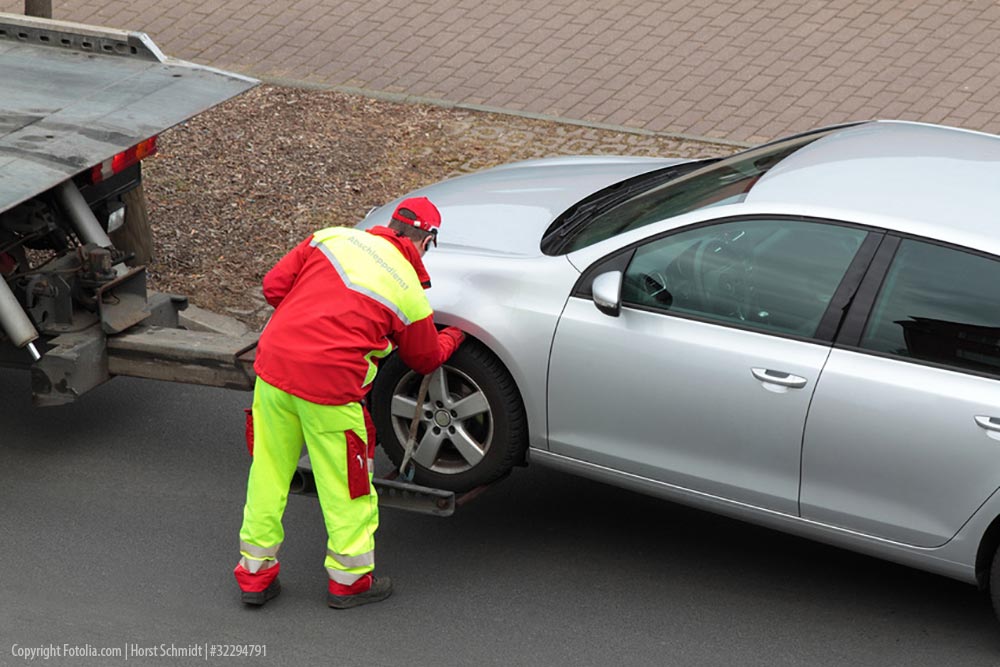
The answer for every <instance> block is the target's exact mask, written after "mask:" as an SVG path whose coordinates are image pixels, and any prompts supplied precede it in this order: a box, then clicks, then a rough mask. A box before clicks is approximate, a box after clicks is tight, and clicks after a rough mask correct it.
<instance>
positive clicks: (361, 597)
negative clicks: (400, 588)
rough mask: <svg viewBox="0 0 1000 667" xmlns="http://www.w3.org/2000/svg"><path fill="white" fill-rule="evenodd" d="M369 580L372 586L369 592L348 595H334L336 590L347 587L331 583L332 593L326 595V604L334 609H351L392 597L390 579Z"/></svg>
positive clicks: (375, 578)
mask: <svg viewBox="0 0 1000 667" xmlns="http://www.w3.org/2000/svg"><path fill="white" fill-rule="evenodd" d="M368 578H370V579H371V586H370V587H369V588H368V589H367V590H364V591H362V592H360V593H349V594H346V595H338V594H336V593H334V592H333V589H334V588H338V589H343V588H345V587H344V586H341V585H339V584H336V583H335V582H333V581H331V582H330V591H329V592H328V593H327V594H326V604H327V605H328V606H330V607H333V608H334V609H350V608H351V607H360V606H361V605H363V604H369V603H371V602H380V601H382V600H384V599H386V598H387V597H389V596H390V595H392V580H391V579H390V578H389V577H373V576H370V575H368Z"/></svg>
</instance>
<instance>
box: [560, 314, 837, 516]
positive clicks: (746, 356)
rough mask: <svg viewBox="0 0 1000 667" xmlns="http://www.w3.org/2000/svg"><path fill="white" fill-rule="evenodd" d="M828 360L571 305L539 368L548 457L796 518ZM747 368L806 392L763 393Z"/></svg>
mask: <svg viewBox="0 0 1000 667" xmlns="http://www.w3.org/2000/svg"><path fill="white" fill-rule="evenodd" d="M594 341H601V344H600V345H599V346H595V345H594ZM829 353H830V348H829V347H828V346H826V345H819V344H815V343H809V342H803V341H799V340H791V339H788V338H780V337H777V336H768V335H764V334H760V333H756V332H752V331H744V330H741V329H735V328H730V327H724V326H718V325H714V324H709V323H706V322H699V321H695V320H689V319H684V318H679V317H674V316H672V315H666V314H661V313H651V312H646V311H643V310H637V309H634V308H628V307H624V308H622V311H621V315H620V316H619V317H608V316H606V315H604V314H603V313H601V312H599V311H598V310H597V308H596V307H595V306H594V303H593V302H592V301H590V300H586V299H581V298H571V299H570V300H569V303H567V305H566V310H565V312H564V313H563V316H562V317H561V318H560V320H559V327H558V330H557V331H556V337H555V341H554V343H553V346H552V358H551V362H550V364H549V395H548V404H549V448H550V450H551V451H553V452H555V453H558V454H564V455H566V456H570V457H572V458H576V459H580V460H582V461H589V462H592V463H596V464H598V465H602V466H607V467H611V468H615V469H618V470H622V471H624V472H630V473H634V474H637V475H641V476H643V477H647V478H651V479H656V480H660V481H663V482H667V483H669V484H673V485H677V486H682V487H686V488H690V489H697V490H699V491H701V492H704V493H709V494H712V495H714V496H719V497H724V498H729V499H732V500H735V501H739V502H744V503H751V504H753V505H757V506H760V507H765V508H768V509H772V510H777V511H780V512H785V513H790V514H798V496H799V465H800V459H801V451H802V429H803V426H804V424H805V419H806V411H807V410H808V409H809V401H810V398H811V397H812V393H813V390H814V388H815V386H816V379H817V378H818V377H819V374H820V370H821V369H822V368H823V364H824V362H825V361H826V358H827V356H828V355H829ZM753 368H765V369H771V370H774V371H778V372H783V373H789V374H792V375H796V376H799V377H802V378H805V379H806V384H805V386H804V387H801V388H795V389H790V388H787V387H783V386H779V385H775V384H770V383H765V382H762V381H760V380H758V379H757V378H756V377H754V375H753V374H752V370H751V369H753ZM610 397H621V399H622V400H619V401H613V399H611V398H610ZM612 403H613V404H614V407H613V408H612V407H611V404H612ZM706 405H712V406H715V407H714V409H713V410H711V411H706V410H705V406H706ZM692 415H697V418H694V419H692ZM762 415H766V418H765V419H762V418H761V416H762Z"/></svg>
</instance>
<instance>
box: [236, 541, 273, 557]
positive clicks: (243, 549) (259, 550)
mask: <svg viewBox="0 0 1000 667" xmlns="http://www.w3.org/2000/svg"><path fill="white" fill-rule="evenodd" d="M280 548H281V543H278V544H275V545H274V546H273V547H258V546H257V545H256V544H250V543H249V542H244V541H243V540H240V553H241V554H243V555H244V556H249V557H250V558H254V559H257V560H268V559H273V558H277V557H278V549H280Z"/></svg>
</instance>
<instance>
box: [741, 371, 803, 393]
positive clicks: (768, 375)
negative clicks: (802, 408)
mask: <svg viewBox="0 0 1000 667" xmlns="http://www.w3.org/2000/svg"><path fill="white" fill-rule="evenodd" d="M750 372H751V373H753V376H754V377H755V378H757V379H758V380H760V381H761V382H768V383H770V384H776V385H779V386H782V387H788V388H789V389H801V388H802V387H804V386H806V382H808V380H806V379H805V378H804V377H801V376H799V375H792V374H791V373H784V372H782V371H773V370H771V369H769V368H751V369H750Z"/></svg>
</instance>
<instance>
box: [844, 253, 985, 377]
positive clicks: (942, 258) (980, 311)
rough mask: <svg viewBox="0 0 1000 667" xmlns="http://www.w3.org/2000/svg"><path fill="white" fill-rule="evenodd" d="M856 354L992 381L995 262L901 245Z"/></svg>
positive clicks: (965, 254)
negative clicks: (915, 361) (874, 354)
mask: <svg viewBox="0 0 1000 667" xmlns="http://www.w3.org/2000/svg"><path fill="white" fill-rule="evenodd" d="M861 347H863V348H866V349H870V350H875V351H877V352H884V353H888V354H893V355H897V356H901V357H909V358H913V359H920V360H923V361H930V362H935V363H940V364H946V365H948V366H953V367H955V368H959V369H969V370H975V371H981V372H988V373H994V374H996V373H1000V262H997V261H994V260H991V259H987V258H985V257H981V256H978V255H973V254H970V253H966V252H961V251H959V250H954V249H951V248H945V247H943V246H938V245H933V244H930V243H922V242H920V241H913V240H905V241H903V242H902V243H901V244H900V246H899V250H898V251H897V253H896V257H895V258H894V259H893V263H892V266H891V267H890V268H889V273H888V274H887V275H886V278H885V282H884V284H883V286H882V290H881V292H880V294H879V297H878V300H877V301H876V302H875V307H874V309H873V310H872V315H871V317H870V318H869V320H868V326H867V327H866V329H865V333H864V336H862V339H861Z"/></svg>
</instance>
